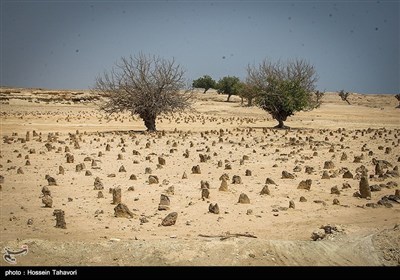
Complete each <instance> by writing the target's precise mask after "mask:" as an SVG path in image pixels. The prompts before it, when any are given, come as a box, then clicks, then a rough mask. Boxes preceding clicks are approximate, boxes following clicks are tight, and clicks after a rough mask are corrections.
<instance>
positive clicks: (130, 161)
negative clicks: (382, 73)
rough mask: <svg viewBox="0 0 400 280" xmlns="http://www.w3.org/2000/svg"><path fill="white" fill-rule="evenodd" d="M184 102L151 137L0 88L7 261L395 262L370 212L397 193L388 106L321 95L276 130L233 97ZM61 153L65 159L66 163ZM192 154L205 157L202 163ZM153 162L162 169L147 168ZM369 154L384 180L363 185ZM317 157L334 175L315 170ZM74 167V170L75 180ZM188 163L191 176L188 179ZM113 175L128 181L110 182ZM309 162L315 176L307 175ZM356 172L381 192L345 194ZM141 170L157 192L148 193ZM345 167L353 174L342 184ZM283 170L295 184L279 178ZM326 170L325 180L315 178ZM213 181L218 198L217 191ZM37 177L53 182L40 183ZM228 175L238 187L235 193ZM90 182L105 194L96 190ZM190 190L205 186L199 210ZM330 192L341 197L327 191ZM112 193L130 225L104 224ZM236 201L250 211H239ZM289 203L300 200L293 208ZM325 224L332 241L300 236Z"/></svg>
mask: <svg viewBox="0 0 400 280" xmlns="http://www.w3.org/2000/svg"><path fill="white" fill-rule="evenodd" d="M196 96H197V100H196V102H195V103H194V104H193V109H192V110H191V111H188V112H186V113H182V114H175V115H168V116H164V117H161V118H159V120H158V121H157V128H158V130H159V131H160V133H159V134H153V135H149V134H146V133H143V131H144V129H145V128H144V125H143V123H142V121H141V120H140V119H132V118H131V117H130V116H129V115H128V114H126V115H125V114H124V115H122V114H121V115H119V116H111V118H107V116H106V115H105V114H103V113H102V112H99V111H98V110H97V107H96V105H95V103H96V102H100V100H99V98H98V97H93V96H91V95H90V94H89V93H88V92H84V91H44V90H39V89H31V90H29V89H4V88H3V89H2V91H1V95H0V97H1V102H2V103H1V119H0V120H1V132H0V133H1V137H2V141H1V158H0V164H1V167H0V175H2V176H3V177H4V181H3V182H2V183H1V192H0V194H1V195H0V204H1V215H0V221H1V228H0V234H1V240H0V247H1V248H2V249H3V248H5V247H9V248H14V249H18V248H20V247H21V246H22V245H23V244H26V245H28V247H29V252H28V254H27V255H25V256H19V257H18V265H190V266H193V265H245V266H248V265H262V266H263V265H268V266H269V265H306V266H309V265H378V266H379V265H399V264H400V230H399V228H398V227H396V228H395V225H396V224H400V204H399V203H396V202H395V201H393V200H390V204H391V207H390V205H388V204H387V206H386V207H385V206H383V205H378V204H376V203H377V202H378V201H379V200H380V199H381V198H382V197H384V196H387V195H394V194H395V191H396V190H399V189H400V187H399V186H398V184H399V183H400V179H399V177H398V172H397V175H396V168H395V166H397V165H399V161H400V148H399V144H400V109H396V108H395V107H396V106H397V105H398V102H397V100H396V99H395V98H394V96H391V95H362V94H352V95H351V97H350V102H351V103H352V105H347V104H346V103H345V102H343V101H342V100H340V98H339V97H338V95H337V94H334V93H330V94H326V95H325V97H324V99H323V102H324V103H323V104H322V106H321V107H320V108H318V109H316V110H314V111H311V112H299V113H297V114H296V115H295V116H293V117H291V118H289V120H288V121H287V123H286V124H287V125H289V126H291V127H292V129H290V130H288V131H286V130H276V129H272V127H273V126H274V125H275V124H276V122H275V121H274V120H273V119H271V117H270V116H269V115H268V114H267V113H266V112H264V111H262V110H260V109H258V108H256V107H250V108H249V107H245V106H241V105H240V99H239V98H233V102H229V103H227V102H224V100H225V98H226V96H221V95H217V94H216V93H215V92H210V93H207V94H201V93H198V94H196ZM33 131H35V132H36V133H37V135H36V134H35V135H36V136H34V135H33ZM161 131H162V132H164V133H161ZM27 132H28V133H29V139H27V138H26V134H27ZM76 143H77V144H76ZM46 144H47V147H46ZM146 144H147V146H148V147H147V148H146ZM77 145H78V146H77ZM107 145H109V147H110V150H109V151H107V150H106V146H107ZM66 148H67V149H69V150H70V151H69V152H68V151H66ZM133 151H137V152H138V153H136V154H134V153H133ZM99 152H102V155H99ZM68 153H69V154H71V155H73V156H74V162H73V163H67V160H66V154H68ZM343 153H346V154H347V159H345V160H342V159H341V157H342V154H343ZM184 154H186V156H184ZM200 154H201V155H205V156H209V159H208V160H206V162H200V156H199V155H200ZM119 155H120V156H119ZM243 156H247V158H248V159H245V160H243ZM119 157H120V159H118V158H119ZM158 157H162V158H163V159H165V162H166V164H165V165H159V162H158ZM355 158H359V159H360V161H359V162H354V161H355ZM374 158H375V159H377V160H385V161H387V162H388V163H389V164H390V165H391V166H388V167H385V168H384V170H383V171H384V173H385V175H384V176H383V177H379V176H377V175H375V164H374V163H373V159H374ZM27 160H29V163H30V165H26V161H27ZM219 161H220V162H221V163H220V164H222V166H219V165H218V162H219ZM326 161H332V163H333V167H331V168H330V169H326V168H324V164H325V162H326ZM92 162H95V163H96V165H97V166H92ZM81 163H83V164H84V168H83V170H82V171H76V166H77V165H78V164H81ZM196 165H199V166H200V169H201V174H192V167H193V166H196ZM227 165H230V166H231V169H226V166H227ZM60 166H62V167H63V168H64V170H65V174H63V175H62V174H59V167H60ZM121 166H123V167H124V168H125V170H126V172H119V170H120V167H121ZM307 166H308V167H312V168H313V171H312V172H310V173H306V172H305V169H306V167H307ZM361 166H364V167H365V168H366V169H367V170H368V171H367V173H368V176H369V179H368V180H369V185H370V186H371V185H378V186H379V185H380V187H377V188H378V189H379V188H380V190H379V191H373V192H372V195H371V199H370V200H367V199H362V198H357V197H354V196H353V194H354V193H355V192H357V191H358V190H359V181H360V176H361V171H360V167H361ZM148 167H149V168H151V173H150V174H151V175H156V176H157V177H158V179H159V183H157V184H149V182H148V180H149V175H150V174H146V173H145V169H146V168H148ZM19 168H20V170H22V172H23V174H18V173H19V172H18V169H19ZM393 169H395V170H394V171H393ZM87 170H88V171H90V172H91V175H87V174H85V172H86V171H87ZM246 170H250V171H251V175H250V176H246ZM347 170H349V171H350V172H351V173H352V174H353V178H343V174H344V172H345V171H347ZM282 171H287V172H289V173H291V174H292V175H293V176H294V178H293V179H283V178H282ZM324 171H325V172H327V173H328V177H329V179H322V175H323V173H324ZM184 172H185V173H186V174H187V179H183V178H182V175H183V173H184ZM247 172H248V171H247ZM224 173H226V174H227V175H228V176H229V180H228V191H219V187H220V185H221V181H220V180H219V178H220V176H221V175H222V174H224ZM112 174H114V175H115V177H112ZM132 174H133V175H135V176H136V178H137V180H131V179H130V177H131V175H132ZM46 175H50V176H51V177H53V178H55V179H56V183H57V185H56V186H48V181H47V180H46V179H45V176H46ZM234 175H239V176H240V177H241V181H242V183H241V184H233V182H232V178H233V176H234ZM248 175H249V174H248ZM96 177H99V178H100V179H101V181H102V183H103V185H104V190H102V192H103V194H104V198H98V197H97V196H98V190H94V181H95V178H96ZM267 178H270V179H272V180H273V181H275V183H276V184H268V187H269V190H270V195H260V191H261V190H262V189H263V187H264V186H265V185H266V179H267ZM306 179H311V180H312V185H311V188H310V190H304V189H298V188H297V187H298V185H299V183H300V181H303V180H306ZM202 180H204V181H208V182H209V186H210V189H209V191H210V197H209V198H208V199H204V200H203V199H202V198H201V192H202V191H201V188H200V182H201V181H202ZM344 183H348V184H349V185H350V188H343V184H344ZM43 186H48V188H49V189H50V191H51V196H52V199H53V205H52V208H45V207H43V204H42V199H41V198H40V196H41V190H42V187H43ZM335 186H336V187H337V188H338V190H339V191H340V194H331V188H332V187H335ZM116 187H120V188H121V189H122V203H124V204H126V205H127V206H128V208H129V209H130V210H131V211H132V212H133V214H134V216H133V218H116V217H114V207H115V206H116V205H113V204H111V203H112V194H111V193H109V189H110V188H116ZM129 187H133V189H134V190H128V188H129ZM171 187H173V192H172V191H171V189H172V188H171ZM168 189H170V190H169V191H168ZM241 193H245V194H246V195H247V196H248V197H249V199H250V204H241V203H238V198H239V195H240V194H241ZM161 194H165V195H167V196H168V197H169V199H170V206H169V210H166V211H160V210H158V204H159V202H160V195H161ZM301 196H304V198H305V199H306V200H307V201H306V202H300V197H301ZM334 199H338V200H339V205H334V204H333V200H334ZM289 201H293V202H294V204H295V208H294V209H293V208H289ZM315 201H317V202H315ZM318 201H319V202H318ZM399 201H400V200H399ZM210 203H218V206H219V211H220V213H219V214H213V213H210V212H209V210H208V209H209V204H210ZM368 203H374V204H373V206H376V207H367V206H366V204H368ZM55 209H62V210H63V211H64V212H65V221H66V226H67V228H66V229H60V228H56V227H55V224H56V221H55V217H54V216H53V211H54V210H55ZM101 211H102V212H101ZM170 212H177V213H178V218H177V221H176V223H175V225H173V226H162V225H161V222H162V220H163V219H164V218H165V216H167V214H168V213H170ZM144 218H145V219H144ZM28 220H30V221H29V224H28ZM144 220H147V222H143V221H144ZM328 224H330V225H337V226H339V227H340V228H341V229H342V231H341V232H338V233H334V234H330V235H327V237H326V238H324V239H323V240H319V241H313V240H312V239H311V235H312V233H313V232H314V231H316V230H318V229H319V228H320V226H322V225H328ZM228 233H230V234H244V235H246V236H233V235H228ZM204 235H207V236H210V237H204ZM224 236H225V237H228V236H230V237H229V238H226V239H224V238H222V240H221V237H224ZM250 236H255V237H257V238H252V237H250ZM6 264H7V263H6V262H5V261H4V260H2V261H1V265H6Z"/></svg>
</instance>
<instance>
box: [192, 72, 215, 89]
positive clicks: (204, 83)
mask: <svg viewBox="0 0 400 280" xmlns="http://www.w3.org/2000/svg"><path fill="white" fill-rule="evenodd" d="M216 85H217V83H216V82H215V81H214V80H213V78H211V77H210V76H208V75H204V76H203V77H200V78H198V79H197V80H194V81H193V84H192V86H193V87H194V88H204V92H203V93H206V92H207V90H209V89H210V88H216Z"/></svg>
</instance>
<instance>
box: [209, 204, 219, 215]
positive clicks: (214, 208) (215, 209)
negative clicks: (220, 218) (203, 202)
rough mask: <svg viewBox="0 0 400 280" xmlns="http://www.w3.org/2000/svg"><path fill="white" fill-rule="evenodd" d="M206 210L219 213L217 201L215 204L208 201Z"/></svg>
mask: <svg viewBox="0 0 400 280" xmlns="http://www.w3.org/2000/svg"><path fill="white" fill-rule="evenodd" d="M208 211H209V212H210V213H214V214H219V207H218V203H215V204H212V203H210V205H209V206H208Z"/></svg>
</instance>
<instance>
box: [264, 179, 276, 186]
mask: <svg viewBox="0 0 400 280" xmlns="http://www.w3.org/2000/svg"><path fill="white" fill-rule="evenodd" d="M265 184H270V185H276V183H275V182H274V180H272V179H271V178H267V179H265Z"/></svg>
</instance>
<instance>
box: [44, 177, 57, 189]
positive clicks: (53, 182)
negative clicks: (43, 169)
mask: <svg viewBox="0 0 400 280" xmlns="http://www.w3.org/2000/svg"><path fill="white" fill-rule="evenodd" d="M45 179H46V180H47V183H48V184H49V186H57V182H56V179H54V178H53V177H51V176H50V175H46V176H45Z"/></svg>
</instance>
